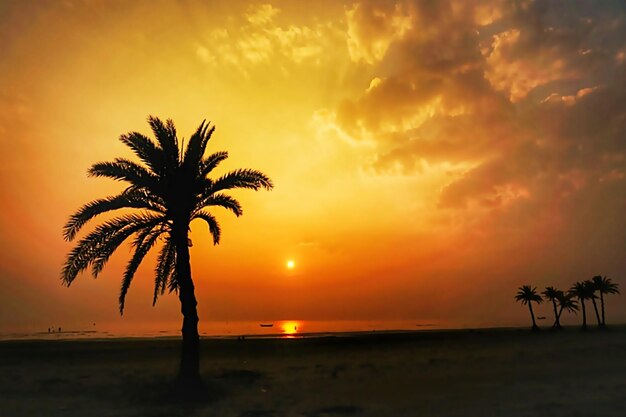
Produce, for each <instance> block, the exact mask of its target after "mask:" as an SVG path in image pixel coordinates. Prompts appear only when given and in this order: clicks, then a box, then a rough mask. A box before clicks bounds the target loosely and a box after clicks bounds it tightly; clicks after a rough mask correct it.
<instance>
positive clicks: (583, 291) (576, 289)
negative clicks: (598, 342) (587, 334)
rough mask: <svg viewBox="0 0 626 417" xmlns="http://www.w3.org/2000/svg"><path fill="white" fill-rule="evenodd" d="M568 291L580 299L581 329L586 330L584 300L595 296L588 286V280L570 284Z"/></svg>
mask: <svg viewBox="0 0 626 417" xmlns="http://www.w3.org/2000/svg"><path fill="white" fill-rule="evenodd" d="M569 292H570V294H572V295H573V296H574V297H576V298H578V300H579V301H580V305H581V307H582V312H583V324H582V329H583V330H587V311H586V309H585V300H588V299H590V298H591V299H592V298H593V297H595V295H594V294H593V289H592V288H591V287H590V286H589V284H588V281H578V282H577V283H575V284H574V285H572V287H571V288H570V290H569Z"/></svg>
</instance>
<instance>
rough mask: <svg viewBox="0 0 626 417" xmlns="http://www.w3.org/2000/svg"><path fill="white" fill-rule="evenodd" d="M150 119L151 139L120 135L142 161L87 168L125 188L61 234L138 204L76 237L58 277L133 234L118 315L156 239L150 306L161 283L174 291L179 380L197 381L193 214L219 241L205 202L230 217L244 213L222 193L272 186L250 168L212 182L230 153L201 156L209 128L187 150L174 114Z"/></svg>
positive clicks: (98, 267) (88, 208)
mask: <svg viewBox="0 0 626 417" xmlns="http://www.w3.org/2000/svg"><path fill="white" fill-rule="evenodd" d="M148 123H149V125H150V127H151V128H152V132H153V133H154V136H155V138H156V142H155V141H153V140H151V139H150V138H148V137H147V136H144V135H142V134H141V133H137V132H131V133H127V134H124V135H121V136H120V141H122V143H124V144H125V145H127V146H128V147H129V148H130V149H131V150H132V151H133V152H134V153H135V155H136V156H137V157H139V159H140V160H141V161H142V162H143V164H141V163H136V162H133V161H131V160H128V159H124V158H116V159H115V160H114V161H113V162H98V163H96V164H94V165H93V166H92V167H91V168H90V169H89V171H88V174H89V175H90V176H93V177H106V178H112V179H114V180H118V181H123V182H126V183H127V184H128V186H127V188H126V189H125V190H124V191H123V192H122V193H120V194H118V195H115V196H112V197H106V198H103V199H99V200H95V201H92V202H90V203H87V204H85V205H84V206H82V207H81V208H80V209H79V210H78V211H77V212H76V213H74V214H73V215H72V216H71V217H70V218H69V220H68V222H67V224H66V225H65V228H64V231H63V236H64V238H65V239H66V240H68V241H70V240H73V239H74V238H75V237H76V234H77V233H78V232H79V230H80V229H81V228H82V227H83V226H84V225H85V224H86V223H87V222H88V221H89V220H91V219H92V218H94V217H96V216H98V215H100V214H102V213H106V212H109V211H114V210H118V209H136V210H135V211H134V212H131V213H124V214H122V215H119V216H118V217H115V218H113V219H112V220H108V221H106V222H104V223H101V224H99V225H98V226H96V228H95V230H94V231H92V232H91V233H89V234H88V235H87V236H85V237H84V238H82V239H81V240H80V241H79V242H78V243H77V244H76V246H75V247H74V248H73V249H72V251H71V252H70V253H69V254H68V256H67V259H66V262H65V265H64V266H63V271H62V281H63V283H64V284H65V285H67V286H70V285H71V284H72V282H73V281H74V279H75V278H76V276H77V275H78V273H79V272H81V271H83V270H85V269H87V268H89V267H91V268H92V272H93V275H94V277H96V276H97V275H98V274H99V273H100V272H101V271H102V269H103V268H104V266H105V264H106V263H107V261H108V260H109V258H110V257H111V255H112V254H113V252H114V251H115V250H116V249H117V248H118V247H119V246H120V245H121V244H122V242H124V241H125V240H126V239H127V238H129V237H130V236H132V235H134V240H133V242H132V246H133V249H134V252H133V254H132V256H131V259H130V261H129V262H128V265H127V266H126V271H125V272H124V275H123V277H122V285H121V289H120V296H119V308H120V314H123V312H124V300H125V297H126V293H127V291H128V288H129V286H130V284H131V282H132V280H133V277H134V276H135V272H136V271H137V268H138V267H139V264H140V263H141V262H142V260H143V259H144V257H145V256H146V254H147V253H148V251H149V250H150V249H151V248H152V247H153V246H155V244H156V243H157V241H159V240H160V241H162V242H163V244H162V247H161V249H160V251H159V254H158V258H157V266H156V269H155V282H154V297H153V305H154V304H155V303H156V301H157V298H158V297H159V295H162V294H163V293H164V292H165V289H166V288H167V289H168V290H169V292H176V293H177V294H178V298H179V300H180V304H181V313H182V315H183V324H182V351H181V361H180V370H179V381H181V382H183V383H187V384H198V383H200V382H201V379H200V373H199V350H198V349H199V335H198V313H197V308H196V307H197V301H196V296H195V293H194V284H193V280H192V278H191V265H190V259H189V246H190V245H191V241H190V239H189V226H190V223H191V221H192V220H194V219H201V220H203V221H204V222H206V224H207V225H208V229H209V232H210V234H211V235H212V238H213V244H215V245H217V244H218V243H219V241H220V233H221V231H220V226H219V224H218V222H217V220H216V218H215V217H214V216H213V214H211V213H210V212H209V211H208V208H209V207H212V206H220V207H224V208H226V209H228V210H230V211H232V212H233V213H234V214H235V215H236V216H240V215H241V214H242V209H241V205H240V204H239V202H238V201H237V200H235V199H234V198H232V197H231V196H229V195H227V194H224V193H223V191H225V190H230V189H233V188H248V189H253V190H258V189H260V188H265V189H268V190H269V189H271V188H272V187H273V185H272V182H271V180H270V179H269V178H268V177H267V176H266V175H265V174H263V173H261V172H259V171H256V170H251V169H237V170H235V171H231V172H229V173H227V174H225V175H223V176H221V177H219V178H218V179H216V180H212V179H210V178H208V174H209V173H210V172H211V171H212V170H213V169H214V168H215V167H216V166H217V165H218V164H219V163H220V162H222V161H223V160H225V159H226V158H227V157H228V154H227V153H226V152H216V153H213V154H211V155H209V156H206V157H204V153H205V150H206V146H207V143H208V141H209V139H210V138H211V135H212V134H213V132H214V131H215V126H211V125H210V124H209V123H206V121H203V122H202V123H201V124H200V126H199V127H198V129H197V130H196V131H195V133H194V134H193V135H192V136H191V137H190V138H189V142H188V144H187V147H186V149H179V141H178V137H177V135H176V128H175V127H174V123H173V122H172V120H167V121H166V122H165V123H164V122H163V121H161V120H160V119H158V118H156V117H152V116H149V117H148ZM183 147H184V145H183Z"/></svg>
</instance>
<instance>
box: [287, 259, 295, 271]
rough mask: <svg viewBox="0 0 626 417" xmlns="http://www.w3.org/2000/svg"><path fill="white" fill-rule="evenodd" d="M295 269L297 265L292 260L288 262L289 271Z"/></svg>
mask: <svg viewBox="0 0 626 417" xmlns="http://www.w3.org/2000/svg"><path fill="white" fill-rule="evenodd" d="M295 267H296V263H295V262H294V261H293V260H292V259H290V260H288V261H287V269H293V268H295Z"/></svg>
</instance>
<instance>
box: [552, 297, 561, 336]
mask: <svg viewBox="0 0 626 417" xmlns="http://www.w3.org/2000/svg"><path fill="white" fill-rule="evenodd" d="M552 307H553V308H554V325H553V326H552V327H554V328H555V329H560V328H561V322H560V321H559V313H558V312H557V311H556V301H554V300H552Z"/></svg>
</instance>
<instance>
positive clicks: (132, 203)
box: [63, 188, 166, 241]
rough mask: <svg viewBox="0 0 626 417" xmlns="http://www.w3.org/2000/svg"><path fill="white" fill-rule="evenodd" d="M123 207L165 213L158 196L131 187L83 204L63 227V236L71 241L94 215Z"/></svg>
mask: <svg viewBox="0 0 626 417" xmlns="http://www.w3.org/2000/svg"><path fill="white" fill-rule="evenodd" d="M122 208H138V209H145V210H150V211H154V212H157V213H162V214H165V212H166V210H165V207H164V206H163V205H162V204H160V202H159V201H158V200H157V199H156V198H151V196H150V194H149V193H146V192H145V191H144V190H140V189H139V190H138V189H135V188H129V189H127V190H126V191H124V192H123V193H121V194H118V195H116V196H113V197H107V198H102V199H99V200H95V201H92V202H90V203H87V204H85V205H84V206H82V207H81V208H80V209H78V211H77V212H76V213H74V214H72V215H71V216H70V218H69V220H68V221H67V223H66V224H65V226H64V227H63V238H64V239H65V240H67V241H70V240H72V239H74V237H76V234H77V233H78V232H79V231H80V229H81V228H82V227H83V226H84V225H85V224H86V223H87V222H88V221H89V220H91V219H93V218H94V217H96V216H98V215H100V214H102V213H106V212H109V211H114V210H118V209H122Z"/></svg>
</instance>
